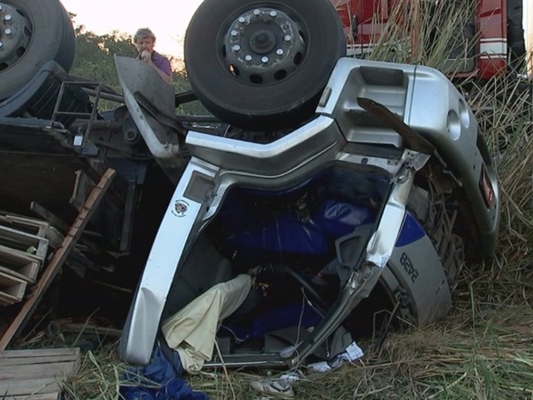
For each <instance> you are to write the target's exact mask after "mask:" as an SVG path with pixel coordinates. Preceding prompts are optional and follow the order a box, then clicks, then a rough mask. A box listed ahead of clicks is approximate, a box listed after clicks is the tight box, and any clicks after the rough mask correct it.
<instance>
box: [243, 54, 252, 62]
mask: <svg viewBox="0 0 533 400" xmlns="http://www.w3.org/2000/svg"><path fill="white" fill-rule="evenodd" d="M244 60H245V61H252V56H251V55H250V54H247V55H246V56H245V57H244Z"/></svg>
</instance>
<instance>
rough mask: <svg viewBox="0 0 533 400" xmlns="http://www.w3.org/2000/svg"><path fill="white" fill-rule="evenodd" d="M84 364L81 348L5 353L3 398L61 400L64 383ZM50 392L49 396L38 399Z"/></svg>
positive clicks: (0, 379)
mask: <svg viewBox="0 0 533 400" xmlns="http://www.w3.org/2000/svg"><path fill="white" fill-rule="evenodd" d="M80 365H81V357H80V349H79V348H61V349H29V350H8V351H1V352H0V396H3V397H1V398H2V399H12V400H19V399H34V400H51V399H58V398H59V395H60V392H61V389H62V385H63V382H64V381H65V380H66V379H67V378H69V377H73V376H76V374H77V373H78V371H79V369H80ZM46 393H49V395H48V396H37V394H46ZM54 396H55V397H54Z"/></svg>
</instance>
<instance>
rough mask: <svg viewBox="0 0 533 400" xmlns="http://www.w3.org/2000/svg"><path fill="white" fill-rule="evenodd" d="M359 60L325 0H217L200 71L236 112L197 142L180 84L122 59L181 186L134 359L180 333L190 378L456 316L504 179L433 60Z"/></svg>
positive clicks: (191, 59)
mask: <svg viewBox="0 0 533 400" xmlns="http://www.w3.org/2000/svg"><path fill="white" fill-rule="evenodd" d="M222 16H223V17H222ZM204 43H213V44H214V46H205V45H204ZM344 55H345V44H344V41H343V34H342V27H341V26H340V23H339V19H338V16H337V14H336V12H335V9H334V7H332V5H331V4H330V3H329V2H327V1H321V0H316V1H313V6H309V5H308V4H306V5H305V6H304V5H302V4H301V2H299V1H295V0H287V1H283V2H257V1H255V0H247V1H227V2H216V1H210V0H206V1H204V3H203V4H202V5H201V6H200V8H199V9H198V11H197V12H196V14H195V16H194V17H193V19H192V21H191V24H190V26H189V29H188V31H187V37H186V43H185V56H186V66H187V71H188V75H189V78H190V82H191V86H192V87H193V89H194V91H195V94H196V95H197V96H198V98H199V99H200V100H201V101H202V102H203V103H204V105H205V106H206V108H207V109H208V110H210V111H211V112H212V113H213V114H214V115H216V116H217V117H219V118H220V119H221V120H222V121H224V123H225V124H223V129H222V130H221V131H220V132H218V133H213V130H212V129H211V130H209V129H202V127H201V126H198V127H197V128H194V127H193V128H190V129H188V130H187V132H186V136H185V139H184V140H183V142H181V143H178V142H177V141H176V142H174V143H171V142H169V141H168V136H165V132H167V131H168V129H169V126H170V125H171V124H169V118H168V110H167V111H165V107H168V106H165V104H168V102H169V101H170V102H171V100H169V101H164V99H163V98H162V95H161V94H162V93H163V92H164V90H165V89H164V86H161V85H163V84H162V83H161V82H159V83H158V82H154V81H153V79H152V78H150V77H148V76H147V75H149V72H151V71H149V69H146V68H144V66H142V65H140V64H139V63H137V62H136V61H135V60H131V59H126V58H122V57H117V58H116V62H117V69H118V72H119V76H120V79H121V84H122V87H123V90H124V99H125V103H126V105H127V107H128V110H129V111H130V113H131V116H132V118H133V120H134V121H135V122H136V124H137V125H138V126H139V128H140V130H141V133H142V135H143V138H144V139H145V141H146V143H147V144H148V147H149V148H150V150H151V151H152V153H153V154H154V155H156V157H158V161H159V164H160V165H161V167H162V168H163V170H165V172H166V173H167V175H168V176H169V177H170V179H175V181H176V189H175V191H174V194H173V195H172V198H171V199H170V201H169V203H168V207H167V209H166V212H165V214H164V217H163V220H162V221H161V225H160V227H159V230H158V233H157V236H156V238H155V241H154V243H153V245H152V249H151V252H150V255H149V257H148V260H147V263H146V266H145V269H144V271H143V273H142V277H141V278H140V281H139V284H138V287H137V290H136V294H135V297H134V300H133V302H132V305H131V309H130V311H129V315H128V318H127V322H126V324H125V326H124V329H123V334H122V341H121V353H122V356H123V357H124V359H126V360H127V361H130V362H134V363H140V364H146V363H148V362H149V360H150V357H151V354H152V349H153V347H154V343H156V341H157V340H158V338H159V337H160V335H159V333H160V331H162V333H163V336H164V337H165V339H166V342H168V345H169V346H170V347H171V348H174V349H176V350H177V351H178V353H179V354H180V357H181V359H182V363H183V364H184V366H185V368H186V369H187V370H189V371H190V372H194V371H197V370H198V369H199V368H202V367H203V366H217V365H221V364H222V363H223V364H224V365H226V366H289V367H292V366H295V365H299V364H300V363H302V362H303V361H304V360H309V359H312V358H313V357H317V358H319V359H325V360H328V361H331V360H333V359H334V358H335V357H336V356H337V355H338V354H339V353H340V352H342V351H344V350H345V348H346V346H347V345H348V344H350V343H351V342H352V341H353V340H356V339H357V336H358V335H360V334H362V333H363V332H364V331H365V329H366V330H367V331H368V329H373V328H376V326H378V325H379V324H384V325H387V324H388V323H391V320H393V319H395V318H398V319H401V320H403V321H407V322H408V323H409V324H413V325H418V326H423V325H426V324H430V323H432V322H434V321H436V320H438V319H439V318H441V317H443V316H444V315H445V314H446V313H447V311H448V310H449V309H450V306H451V303H452V301H451V292H452V289H453V287H454V283H455V280H456V278H457V275H458V273H459V271H460V269H461V267H462V265H463V263H464V262H466V261H469V262H470V261H472V262H476V261H480V260H481V259H483V258H490V257H491V256H492V254H493V253H494V250H495V246H496V240H497V232H498V218H499V217H498V210H499V197H498V185H497V178H496V175H495V171H494V169H493V167H492V163H491V158H490V156H489V152H488V150H487V147H486V144H485V142H484V140H483V137H482V136H481V133H480V132H479V131H478V127H477V123H476V120H475V118H474V115H473V113H472V111H471V110H470V108H469V107H468V105H467V103H466V102H465V99H464V98H463V97H462V96H461V94H460V93H459V92H458V91H457V90H456V89H455V87H454V86H453V85H452V84H451V83H450V81H449V80H448V79H447V78H446V77H445V76H444V75H442V74H441V73H440V72H438V71H436V70H434V69H431V68H427V67H423V66H414V65H402V64H391V63H384V62H372V61H365V60H358V59H354V58H349V57H345V56H344ZM152 75H155V74H152ZM140 77H141V78H140ZM157 85H159V86H160V87H159V86H157ZM158 87H159V89H158ZM156 93H157V95H156ZM157 110H159V111H157ZM157 115H164V116H166V117H165V118H163V119H159V120H158V119H157V118H156V116H157ZM185 149H186V152H187V158H186V162H184V160H183V158H182V154H183V151H184V150H185ZM215 343H216V346H215Z"/></svg>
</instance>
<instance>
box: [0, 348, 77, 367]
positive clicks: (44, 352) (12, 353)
mask: <svg viewBox="0 0 533 400" xmlns="http://www.w3.org/2000/svg"><path fill="white" fill-rule="evenodd" d="M54 357H55V358H54ZM65 357H66V358H68V359H72V360H75V359H78V358H79V357H80V349H79V348H78V347H62V348H51V349H23V350H3V351H0V365H4V362H5V361H6V360H10V359H17V360H20V361H21V362H33V361H35V360H41V359H45V358H46V359H52V360H54V359H57V360H59V361H65ZM24 360H26V361H24Z"/></svg>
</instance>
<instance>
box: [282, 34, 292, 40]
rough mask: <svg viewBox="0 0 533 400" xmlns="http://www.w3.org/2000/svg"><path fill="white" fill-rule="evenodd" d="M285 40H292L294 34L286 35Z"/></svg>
mask: <svg viewBox="0 0 533 400" xmlns="http://www.w3.org/2000/svg"><path fill="white" fill-rule="evenodd" d="M283 40H285V41H286V42H290V41H291V40H292V36H291V35H285V36H284V37H283Z"/></svg>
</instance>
